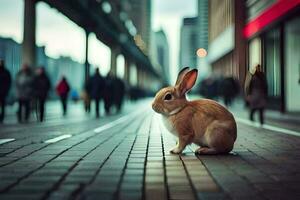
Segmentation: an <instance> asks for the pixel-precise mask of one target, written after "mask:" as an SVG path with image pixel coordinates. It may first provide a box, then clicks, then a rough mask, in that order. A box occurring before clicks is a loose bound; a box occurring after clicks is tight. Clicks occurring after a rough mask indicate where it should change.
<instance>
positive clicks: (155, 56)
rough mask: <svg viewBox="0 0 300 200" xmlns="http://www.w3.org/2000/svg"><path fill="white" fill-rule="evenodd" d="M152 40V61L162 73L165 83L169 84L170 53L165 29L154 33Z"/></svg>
mask: <svg viewBox="0 0 300 200" xmlns="http://www.w3.org/2000/svg"><path fill="white" fill-rule="evenodd" d="M151 40H152V41H151V55H150V56H151V61H152V63H153V64H154V66H156V68H157V69H156V70H157V71H159V72H161V73H162V78H163V79H164V81H163V82H164V84H165V85H169V84H170V83H169V81H170V55H169V43H168V39H167V36H166V34H165V32H164V31H163V30H159V31H157V32H154V33H153V35H152V36H151Z"/></svg>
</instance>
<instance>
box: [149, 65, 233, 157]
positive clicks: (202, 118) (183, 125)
mask: <svg viewBox="0 0 300 200" xmlns="http://www.w3.org/2000/svg"><path fill="white" fill-rule="evenodd" d="M197 76H198V70H197V69H192V70H189V68H188V67H185V68H183V69H182V70H181V71H180V72H179V74H178V77H177V81H176V84H175V86H169V87H166V88H163V89H161V90H160V91H158V93H157V94H156V96H155V98H154V101H153V103H152V108H153V110H154V111H155V112H157V113H159V114H161V115H162V119H163V123H164V125H165V126H166V128H167V129H168V130H169V131H170V132H171V133H172V134H174V135H176V136H177V137H178V138H179V141H178V143H177V146H176V147H175V148H173V149H172V150H171V151H170V153H173V154H180V153H182V151H183V150H184V149H185V147H186V146H187V145H189V144H191V143H194V144H197V145H199V146H200V147H199V148H198V149H197V150H196V151H195V153H196V154H224V153H229V152H230V151H231V150H232V149H233V146H234V142H235V140H236V138H237V126H236V122H235V119H234V117H233V115H232V114H231V113H230V112H229V111H228V110H227V109H226V108H225V107H223V106H222V105H220V104H219V103H217V102H216V101H213V100H209V99H201V100H196V101H188V100H187V99H186V93H187V92H188V91H189V90H190V89H191V88H192V87H193V86H194V84H195V82H196V79H197Z"/></svg>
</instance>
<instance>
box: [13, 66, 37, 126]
mask: <svg viewBox="0 0 300 200" xmlns="http://www.w3.org/2000/svg"><path fill="white" fill-rule="evenodd" d="M33 81H34V75H33V73H32V70H31V68H30V67H29V66H28V65H27V64H24V65H23V66H22V68H21V70H20V71H19V72H18V74H17V77H16V95H17V99H18V102H19V109H18V112H17V115H18V121H19V122H23V121H24V120H25V122H27V121H28V119H29V116H30V102H31V100H32V98H33ZM24 112H25V115H24Z"/></svg>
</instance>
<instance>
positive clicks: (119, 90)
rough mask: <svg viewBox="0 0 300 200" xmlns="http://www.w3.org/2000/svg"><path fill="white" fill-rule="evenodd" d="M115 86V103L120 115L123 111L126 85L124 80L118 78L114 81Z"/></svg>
mask: <svg viewBox="0 0 300 200" xmlns="http://www.w3.org/2000/svg"><path fill="white" fill-rule="evenodd" d="M113 85H114V87H113V93H114V95H113V96H114V97H113V98H114V99H113V102H114V104H115V106H116V111H117V112H118V113H119V112H120V111H121V108H122V105H123V100H124V96H125V83H124V81H123V80H122V79H120V78H117V77H116V78H115V79H114V81H113Z"/></svg>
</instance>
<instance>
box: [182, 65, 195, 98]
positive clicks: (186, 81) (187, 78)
mask: <svg viewBox="0 0 300 200" xmlns="http://www.w3.org/2000/svg"><path fill="white" fill-rule="evenodd" d="M197 76H198V70H197V69H192V70H191V71H189V72H187V73H186V74H185V75H184V76H183V78H182V81H181V82H180V84H179V85H178V89H179V93H180V95H184V94H185V93H187V92H188V91H189V90H190V89H192V87H193V86H194V85H195V83H196V80H197Z"/></svg>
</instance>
